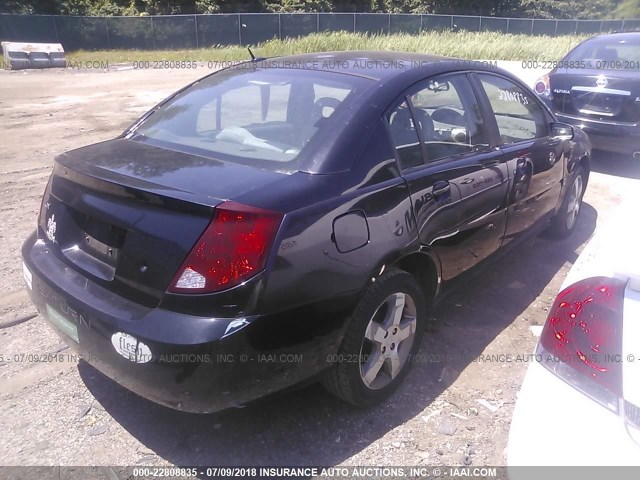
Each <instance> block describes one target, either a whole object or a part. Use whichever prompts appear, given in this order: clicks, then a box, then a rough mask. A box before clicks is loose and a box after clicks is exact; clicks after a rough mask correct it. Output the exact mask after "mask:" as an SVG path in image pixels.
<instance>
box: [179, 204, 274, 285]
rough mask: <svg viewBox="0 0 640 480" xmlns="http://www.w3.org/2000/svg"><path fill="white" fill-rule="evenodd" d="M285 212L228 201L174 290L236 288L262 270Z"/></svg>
mask: <svg viewBox="0 0 640 480" xmlns="http://www.w3.org/2000/svg"><path fill="white" fill-rule="evenodd" d="M281 221H282V214H280V213H275V212H270V211H267V210H262V209H260V208H255V207H248V206H246V205H241V204H239V203H233V202H225V203H223V204H221V205H219V206H217V207H216V210H215V213H214V216H213V220H212V221H211V223H210V224H209V226H208V227H207V229H206V230H205V231H204V233H203V234H202V235H201V236H200V239H198V241H197V243H196V244H195V245H194V247H193V248H192V249H191V252H190V253H189V255H188V256H187V258H186V260H185V261H184V262H183V263H182V266H181V267H180V269H179V270H178V273H177V274H176V276H175V278H174V279H173V281H172V282H171V286H170V287H169V292H172V293H210V292H216V291H219V290H224V289H227V288H231V287H234V286H236V285H239V284H241V283H242V282H244V281H245V280H247V279H249V278H250V277H252V276H253V275H255V274H256V273H258V272H259V271H261V270H262V269H263V268H264V266H265V263H266V261H267V257H268V255H269V251H270V250H271V245H272V244H273V239H274V237H275V235H276V232H277V231H278V227H279V226H280V222H281Z"/></svg>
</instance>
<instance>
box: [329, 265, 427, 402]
mask: <svg viewBox="0 0 640 480" xmlns="http://www.w3.org/2000/svg"><path fill="white" fill-rule="evenodd" d="M403 296H404V304H403V307H402V310H401V313H400V320H398V324H397V325H398V327H395V325H396V324H395V323H390V324H389V329H388V330H387V329H385V328H381V329H380V334H381V335H382V331H383V330H384V331H385V332H386V335H387V336H385V337H384V340H382V343H380V342H374V341H371V340H368V339H367V338H366V337H365V335H366V334H367V332H369V333H368V334H369V336H371V335H372V333H371V332H372V331H374V329H375V331H376V335H377V334H378V328H379V327H383V326H384V325H385V323H384V322H383V323H378V320H380V321H384V320H385V319H387V320H389V321H391V320H393V319H396V318H398V315H393V313H394V312H395V311H400V309H399V307H397V306H396V305H399V304H400V302H401V301H400V300H398V299H400V298H402V297H403ZM391 304H392V305H394V306H395V307H393V308H392V307H391V306H390V305H391ZM414 312H415V329H414V330H413V331H414V332H415V333H413V335H412V336H411V335H410V334H409V336H408V337H407V338H406V339H401V340H400V337H401V336H402V335H404V334H405V333H403V332H406V329H407V328H408V327H410V326H411V325H413V324H414V323H413V321H412V320H411V319H412V318H413V316H414V315H412V314H413V313H414ZM374 316H375V317H374ZM426 321H427V306H426V302H425V299H424V294H423V293H422V291H421V290H420V287H419V285H418V283H417V281H416V279H415V278H414V277H413V276H412V275H410V274H409V273H407V272H405V271H403V270H399V269H396V268H390V269H389V270H387V271H386V272H385V273H384V274H383V275H381V276H380V277H379V278H378V279H377V280H376V281H375V283H373V284H372V285H371V286H370V287H369V288H368V289H367V290H366V292H365V294H364V295H363V297H362V299H361V300H360V303H359V304H358V306H357V307H356V309H355V311H354V314H353V317H352V319H351V322H350V324H349V326H348V328H347V331H346V333H345V336H344V339H343V340H342V343H341V345H340V348H339V350H338V357H337V359H336V360H337V361H336V362H335V363H334V364H333V366H332V367H331V368H330V369H329V370H328V371H327V372H326V374H325V375H324V377H323V379H322V383H323V385H324V386H325V388H326V389H327V390H328V391H329V392H331V393H332V394H334V395H335V396H337V397H338V398H341V399H342V400H344V401H346V402H348V403H351V404H353V405H355V406H357V407H368V406H372V405H375V404H377V403H380V402H382V401H383V400H384V399H386V398H387V397H388V396H389V395H391V394H392V393H393V391H394V390H395V389H396V388H397V387H398V385H400V383H401V382H402V380H403V379H404V377H405V376H406V374H407V372H408V371H409V369H410V367H411V364H412V363H413V357H414V355H415V353H416V352H417V350H418V349H419V348H420V341H421V339H422V334H423V332H424V327H425V324H426ZM370 322H372V323H375V325H376V326H372V327H371V329H369V323H370ZM400 325H402V327H400ZM399 329H400V330H399ZM396 335H397V336H396ZM394 338H396V339H399V340H398V344H397V346H396V347H395V353H394V352H392V351H393V350H394V345H396V344H395V343H389V342H393V341H394ZM410 339H411V341H410V342H409V340H410ZM404 342H407V343H404ZM383 344H386V345H387V347H386V351H387V355H389V354H395V356H396V357H397V358H398V362H399V363H396V362H392V359H391V358H386V357H385V358H386V359H385V360H383V363H382V366H381V367H379V373H377V374H376V379H375V381H373V382H372V384H371V385H370V386H369V385H367V383H365V382H366V381H365V379H364V378H363V375H364V374H363V373H361V372H362V369H366V368H367V366H368V365H372V364H373V363H375V364H378V362H373V359H374V358H377V357H375V355H376V354H377V355H378V357H380V354H382V356H384V353H383V352H384V345H383ZM403 345H404V348H403ZM367 347H369V348H370V349H371V350H369V349H368V348H367ZM374 350H375V351H374ZM403 358H404V361H402V359H403ZM367 360H368V361H369V362H372V363H368V362H367ZM393 364H395V365H396V366H397V365H401V366H400V367H399V370H396V371H397V372H398V373H396V374H395V375H394V374H393ZM387 377H388V378H387ZM378 380H379V381H378ZM386 381H388V383H386V384H385V382H386ZM376 382H378V383H376Z"/></svg>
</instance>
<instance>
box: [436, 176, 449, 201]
mask: <svg viewBox="0 0 640 480" xmlns="http://www.w3.org/2000/svg"><path fill="white" fill-rule="evenodd" d="M432 192H433V197H434V198H435V199H438V197H443V196H445V195H447V196H448V195H450V194H451V185H450V184H449V182H447V181H446V180H440V181H439V182H436V183H435V184H434V185H433V190H432Z"/></svg>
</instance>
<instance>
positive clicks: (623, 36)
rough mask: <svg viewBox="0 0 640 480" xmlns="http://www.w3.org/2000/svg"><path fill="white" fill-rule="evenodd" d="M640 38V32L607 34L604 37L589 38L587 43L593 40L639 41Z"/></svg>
mask: <svg viewBox="0 0 640 480" xmlns="http://www.w3.org/2000/svg"><path fill="white" fill-rule="evenodd" d="M639 38H640V32H624V33H623V32H620V33H605V34H602V35H596V36H594V37H591V38H588V39H586V40H585V42H589V41H591V40H614V41H616V40H618V41H619V40H637V39H639Z"/></svg>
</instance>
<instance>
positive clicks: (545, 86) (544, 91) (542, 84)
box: [535, 75, 551, 97]
mask: <svg viewBox="0 0 640 480" xmlns="http://www.w3.org/2000/svg"><path fill="white" fill-rule="evenodd" d="M535 90H536V93H537V94H538V95H540V96H542V97H548V96H550V95H551V85H550V84H549V75H543V76H542V77H540V78H539V79H538V80H537V81H536V85H535Z"/></svg>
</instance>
